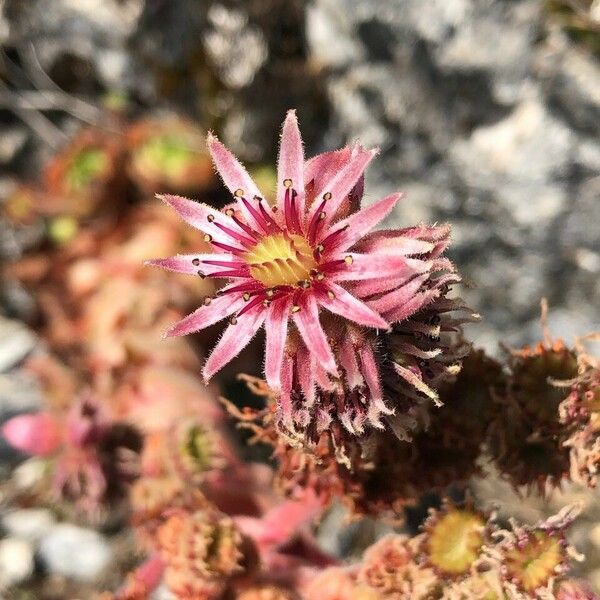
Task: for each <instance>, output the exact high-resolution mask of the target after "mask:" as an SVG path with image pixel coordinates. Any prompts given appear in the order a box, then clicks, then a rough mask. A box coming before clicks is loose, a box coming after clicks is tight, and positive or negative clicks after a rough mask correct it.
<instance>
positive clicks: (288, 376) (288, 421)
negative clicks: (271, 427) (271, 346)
mask: <svg viewBox="0 0 600 600" xmlns="http://www.w3.org/2000/svg"><path fill="white" fill-rule="evenodd" d="M293 380H294V365H293V359H292V358H291V357H289V356H284V358H283V364H282V366H281V392H280V393H279V394H278V396H277V406H278V408H279V413H280V417H281V421H282V422H283V424H284V425H285V426H286V427H287V428H289V429H291V428H293V426H294V418H293V415H292V411H293V407H292V398H291V393H292V383H293Z"/></svg>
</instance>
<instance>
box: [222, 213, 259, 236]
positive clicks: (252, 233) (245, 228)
mask: <svg viewBox="0 0 600 600" xmlns="http://www.w3.org/2000/svg"><path fill="white" fill-rule="evenodd" d="M229 216H230V217H231V218H232V219H233V222H234V223H235V224H236V225H237V226H238V227H239V228H240V229H242V230H243V231H245V232H246V233H247V234H248V235H249V236H250V237H251V238H253V239H254V240H256V241H258V240H259V239H260V235H259V234H258V233H256V231H255V230H254V229H252V228H251V227H248V225H246V223H244V222H243V221H241V220H240V219H239V218H238V217H236V216H235V212H234V213H233V214H231V215H229Z"/></svg>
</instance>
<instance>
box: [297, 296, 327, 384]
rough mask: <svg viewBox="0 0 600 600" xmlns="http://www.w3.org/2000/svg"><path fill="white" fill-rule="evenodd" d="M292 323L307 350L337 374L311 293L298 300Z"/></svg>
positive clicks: (317, 308)
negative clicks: (298, 304)
mask: <svg viewBox="0 0 600 600" xmlns="http://www.w3.org/2000/svg"><path fill="white" fill-rule="evenodd" d="M293 319H294V323H295V324H296V327H297V328H298V331H299V332H300V335H301V336H302V339H303V340H304V343H305V344H306V347H307V348H308V350H309V352H312V353H313V354H314V355H315V357H316V359H317V360H318V361H319V362H320V363H321V364H322V365H323V367H325V369H326V370H327V371H329V372H330V373H331V374H332V375H334V376H335V377H337V376H338V373H337V367H336V365H335V359H334V358H333V353H332V352H331V348H330V347H329V343H328V342H327V336H326V335H325V332H324V331H323V328H322V327H321V323H320V322H319V307H318V306H317V302H316V300H315V298H314V296H313V295H312V294H305V295H304V298H303V299H302V300H301V302H300V311H298V312H295V313H293Z"/></svg>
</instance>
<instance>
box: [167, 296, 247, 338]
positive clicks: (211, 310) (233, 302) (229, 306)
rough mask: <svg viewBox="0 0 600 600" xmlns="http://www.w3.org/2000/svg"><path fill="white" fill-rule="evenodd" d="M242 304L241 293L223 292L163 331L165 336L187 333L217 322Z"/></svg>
mask: <svg viewBox="0 0 600 600" xmlns="http://www.w3.org/2000/svg"><path fill="white" fill-rule="evenodd" d="M243 305H244V299H243V298H242V295H241V294H236V293H232V294H224V295H223V296H218V297H217V298H213V299H211V301H210V304H208V305H204V306H201V307H200V308H198V309H197V310H195V311H194V312H193V313H191V314H189V315H188V316H187V317H185V318H184V319H182V320H181V321H178V322H177V323H175V324H174V325H172V326H171V327H169V329H167V331H166V332H165V337H175V336H180V335H187V334H188V333H194V332H195V331H200V330H201V329H204V328H206V327H209V326H210V325H214V324H215V323H218V322H219V321H221V320H222V319H225V318H226V317H228V316H229V315H231V314H233V313H234V312H236V311H238V310H239V309H240V308H242V306H243Z"/></svg>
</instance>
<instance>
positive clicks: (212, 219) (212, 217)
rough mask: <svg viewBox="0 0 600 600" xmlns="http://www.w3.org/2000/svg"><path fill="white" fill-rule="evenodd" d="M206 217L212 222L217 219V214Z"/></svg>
mask: <svg viewBox="0 0 600 600" xmlns="http://www.w3.org/2000/svg"><path fill="white" fill-rule="evenodd" d="M206 218H207V220H208V222H209V223H212V222H213V221H214V220H215V215H208V216H207V217H206Z"/></svg>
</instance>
